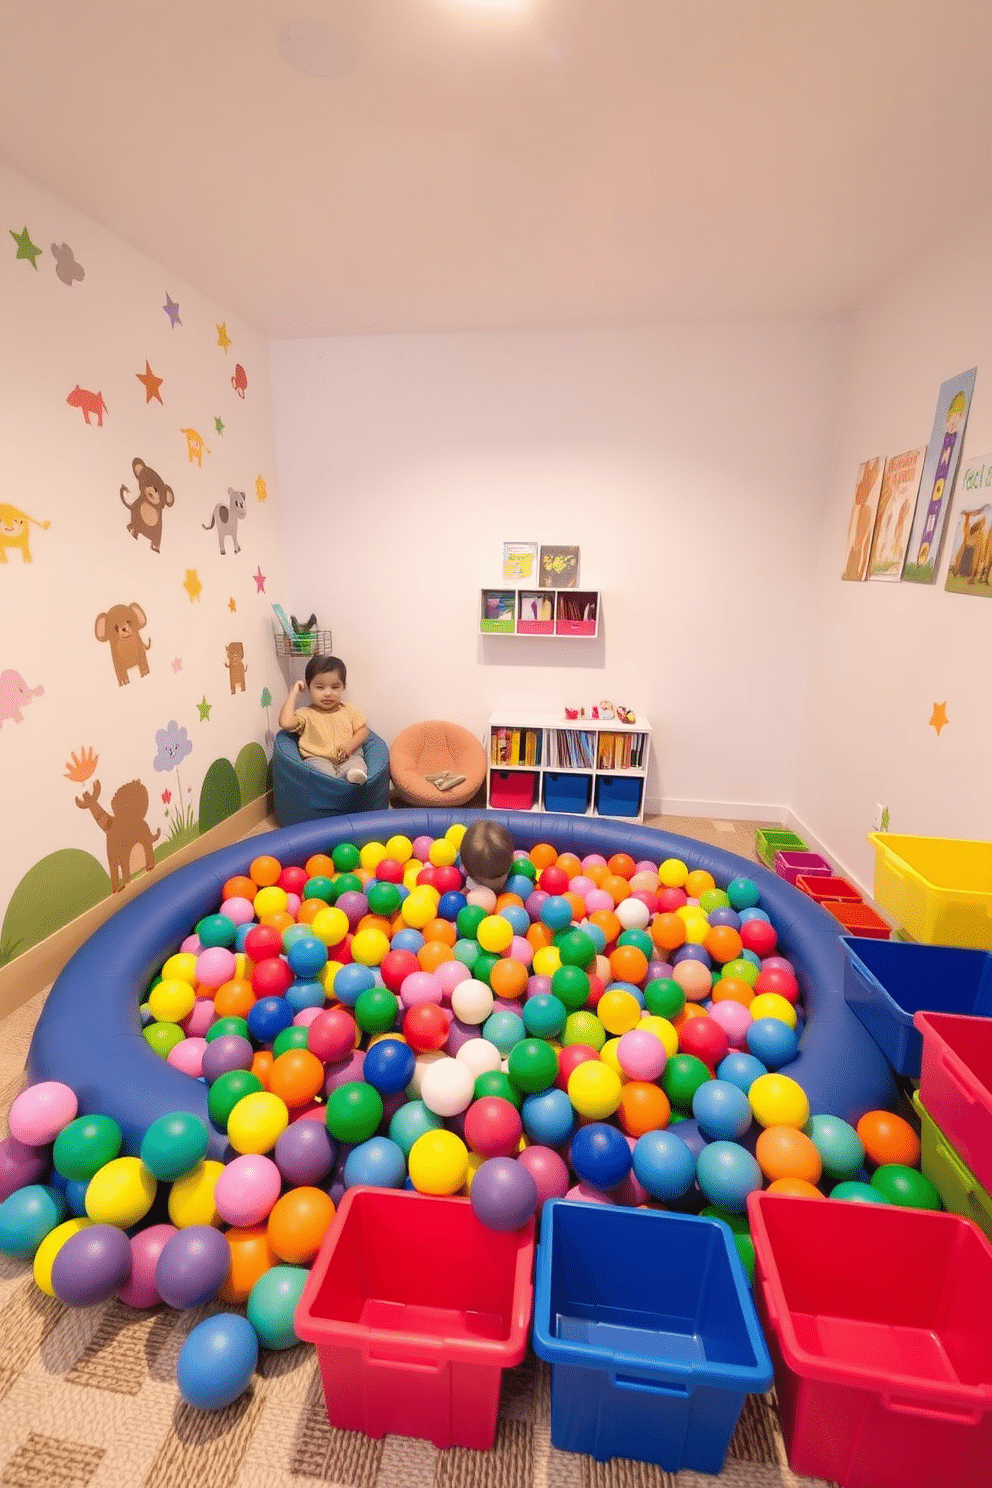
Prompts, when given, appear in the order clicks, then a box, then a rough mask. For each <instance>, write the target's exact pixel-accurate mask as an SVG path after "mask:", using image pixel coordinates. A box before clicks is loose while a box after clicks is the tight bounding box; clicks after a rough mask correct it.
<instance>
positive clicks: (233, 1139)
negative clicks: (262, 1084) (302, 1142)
mask: <svg viewBox="0 0 992 1488" xmlns="http://www.w3.org/2000/svg"><path fill="white" fill-rule="evenodd" d="M288 1125H289V1111H288V1109H287V1107H286V1103H285V1101H282V1100H280V1099H279V1097H278V1096H277V1095H272V1094H271V1093H270V1092H269V1091H268V1090H254V1091H252V1093H251V1094H250V1095H243V1096H242V1097H241V1099H240V1100H239V1101H238V1103H237V1105H236V1106H235V1107H234V1109H233V1111H232V1112H231V1114H230V1116H229V1117H228V1118H227V1140H228V1141H229V1142H230V1144H231V1146H232V1147H233V1148H234V1150H235V1152H241V1153H246V1152H271V1151H272V1149H273V1147H274V1146H275V1145H276V1142H277V1141H278V1140H279V1138H280V1137H281V1136H282V1134H283V1132H284V1131H285V1130H286V1128H287V1126H288Z"/></svg>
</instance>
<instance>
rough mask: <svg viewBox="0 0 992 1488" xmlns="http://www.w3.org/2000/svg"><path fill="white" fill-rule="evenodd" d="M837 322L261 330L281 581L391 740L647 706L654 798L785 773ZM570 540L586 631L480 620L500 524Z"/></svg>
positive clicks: (699, 800) (744, 806)
mask: <svg viewBox="0 0 992 1488" xmlns="http://www.w3.org/2000/svg"><path fill="white" fill-rule="evenodd" d="M845 346H846V328H845V326H844V325H843V324H841V323H837V322H789V323H760V324H759V323H742V324H707V325H699V324H696V325H669V326H658V327H651V328H645V329H612V330H600V329H592V330H587V329H582V330H572V331H551V332H547V333H533V334H524V333H520V334H478V335H461V336H450V335H424V336H406V337H370V338H362V339H343V338H342V339H333V340H312V341H291V342H276V343H274V344H273V346H272V348H271V359H272V382H273V396H274V411H275V426H276V443H277V448H278V451H279V485H280V492H281V497H282V514H283V524H284V532H285V551H286V575H287V592H286V598H285V600H284V604H285V607H286V608H287V609H292V611H293V613H295V614H297V615H299V616H302V615H307V614H309V613H310V611H311V610H315V611H316V613H317V616H318V620H319V621H320V623H321V625H326V626H327V627H329V628H330V629H331V630H332V631H333V637H334V647H335V650H336V651H337V652H338V654H340V655H341V656H343V657H344V659H345V660H346V662H347V663H348V666H349V669H350V672H349V687H350V692H351V696H352V698H353V699H354V700H355V701H356V702H357V703H359V704H360V705H361V706H362V707H363V708H364V710H365V711H366V713H367V714H368V716H369V718H370V720H371V722H372V724H373V726H374V727H375V728H376V729H377V731H378V732H379V733H381V734H382V735H383V736H384V737H385V738H386V739H387V740H389V739H391V738H392V737H393V736H394V735H395V734H396V733H397V732H398V731H399V730H400V729H401V728H402V727H404V726H405V725H406V724H408V723H411V722H413V721H415V720H417V719H422V718H430V717H448V718H452V719H455V720H457V721H459V722H461V723H463V724H465V725H466V726H467V727H469V728H471V729H472V730H473V731H475V732H477V733H479V734H480V735H481V734H482V732H483V731H484V729H485V724H486V719H487V716H488V714H489V712H490V711H491V710H492V709H493V708H496V707H499V708H506V707H521V708H541V709H547V710H548V711H550V712H552V713H555V714H560V713H561V711H562V710H563V708H564V705H565V703H566V702H580V703H585V704H587V705H588V704H590V703H592V702H594V701H598V700H599V699H601V698H609V699H611V700H612V701H614V702H621V703H624V704H627V705H628V706H630V707H632V708H634V710H635V711H636V712H637V713H638V714H639V715H641V716H642V717H645V718H647V719H649V720H650V721H651V723H652V725H653V729H654V756H653V760H654V762H653V764H652V767H651V771H650V775H649V780H648V790H647V805H648V809H649V810H650V811H657V810H661V809H662V806H663V805H664V809H666V810H668V811H674V812H679V811H685V812H692V811H694V810H695V809H697V807H698V808H699V809H702V810H706V809H711V810H713V811H717V812H722V813H724V814H726V815H733V814H735V813H736V814H738V815H756V816H757V815H761V816H775V815H781V814H782V813H784V810H785V808H786V807H787V806H788V804H789V802H790V800H791V787H792V779H793V773H794V769H795V753H796V746H797V730H798V719H799V713H800V695H801V691H802V682H801V679H802V676H803V674H804V669H805V659H806V655H807V650H808V644H809V637H810V624H811V619H812V615H811V608H810V601H809V587H810V582H811V578H812V576H813V575H815V574H816V572H817V571H818V555H817V551H816V542H815V541H811V539H810V534H811V532H812V533H815V532H818V531H819V528H820V526H821V522H822V506H823V500H824V493H825V490H826V486H827V482H828V480H829V473H830V472H831V471H832V470H833V468H834V463H835V452H834V448H833V441H834V437H835V430H836V422H837V397H838V387H839V380H840V375H841V370H842V362H843V357H844V352H845ZM511 539H512V540H526V539H531V540H535V541H543V542H569V543H578V544H579V546H580V548H581V568H580V584H581V585H582V586H583V587H589V588H596V589H600V590H601V591H602V593H603V605H602V622H601V635H600V637H599V638H598V639H597V640H596V641H594V642H590V641H581V640H568V641H553V640H545V639H526V640H525V639H517V638H508V637H486V638H482V637H480V635H479V634H478V607H479V589H480V587H481V586H484V585H496V584H498V583H499V581H500V562H501V556H502V543H503V542H504V540H511Z"/></svg>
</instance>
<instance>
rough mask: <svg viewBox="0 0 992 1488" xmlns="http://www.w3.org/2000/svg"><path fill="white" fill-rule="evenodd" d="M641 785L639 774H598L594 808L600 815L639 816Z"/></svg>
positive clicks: (642, 782) (642, 784)
mask: <svg viewBox="0 0 992 1488" xmlns="http://www.w3.org/2000/svg"><path fill="white" fill-rule="evenodd" d="M643 787H644V781H643V780H642V779H641V777H640V776H639V775H598V776H597V777H596V810H597V811H598V812H599V814H600V816H632V817H636V816H639V815H640V813H641V791H642V789H643Z"/></svg>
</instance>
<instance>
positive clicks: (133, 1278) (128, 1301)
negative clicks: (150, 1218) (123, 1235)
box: [117, 1224, 178, 1310]
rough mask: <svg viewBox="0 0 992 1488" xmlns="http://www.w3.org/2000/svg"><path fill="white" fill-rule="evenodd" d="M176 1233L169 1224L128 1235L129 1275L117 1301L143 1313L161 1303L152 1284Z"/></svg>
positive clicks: (119, 1290) (119, 1288) (149, 1227)
mask: <svg viewBox="0 0 992 1488" xmlns="http://www.w3.org/2000/svg"><path fill="white" fill-rule="evenodd" d="M177 1233H178V1232H177V1230H176V1228H175V1226H174V1225H171V1224H157V1225H147V1226H146V1227H145V1228H144V1229H141V1230H138V1231H136V1232H135V1234H133V1235H132V1236H131V1274H130V1275H129V1276H128V1278H127V1280H126V1281H125V1282H124V1284H123V1285H122V1286H120V1287H118V1289H117V1299H118V1301H120V1302H123V1303H124V1304H125V1306H127V1307H134V1308H139V1309H141V1310H145V1309H147V1308H149V1307H157V1306H158V1305H159V1303H160V1302H161V1301H162V1298H161V1296H160V1295H159V1290H158V1287H157V1286H156V1285H155V1268H156V1266H157V1265H158V1258H159V1256H160V1255H161V1254H162V1251H163V1249H164V1248H165V1245H166V1243H167V1241H168V1240H170V1239H171V1237H172V1236H173V1235H175V1234H177Z"/></svg>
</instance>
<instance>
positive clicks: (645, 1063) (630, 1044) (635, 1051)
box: [617, 1028, 668, 1080]
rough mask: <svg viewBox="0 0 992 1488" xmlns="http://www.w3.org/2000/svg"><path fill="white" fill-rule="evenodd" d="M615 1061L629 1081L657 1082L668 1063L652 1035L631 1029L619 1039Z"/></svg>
mask: <svg viewBox="0 0 992 1488" xmlns="http://www.w3.org/2000/svg"><path fill="white" fill-rule="evenodd" d="M617 1061H618V1063H619V1065H620V1068H621V1069H622V1070H623V1072H624V1074H625V1075H627V1076H628V1078H630V1079H631V1080H657V1078H658V1076H659V1075H660V1074H661V1073H662V1071H663V1070H664V1068H665V1065H666V1064H667V1062H668V1054H667V1051H666V1049H665V1046H664V1044H663V1043H662V1042H661V1040H660V1039H659V1038H657V1037H656V1036H655V1035H654V1034H653V1033H648V1032H647V1031H646V1030H644V1029H641V1028H632V1029H629V1030H628V1031H627V1032H626V1033H623V1034H622V1035H621V1037H620V1039H619V1042H618V1044H617Z"/></svg>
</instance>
